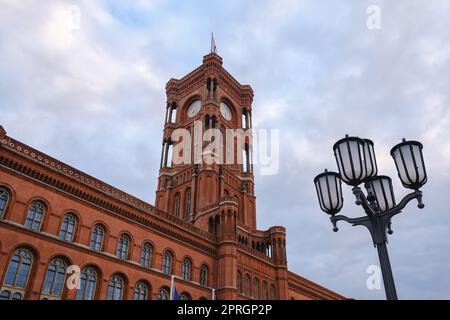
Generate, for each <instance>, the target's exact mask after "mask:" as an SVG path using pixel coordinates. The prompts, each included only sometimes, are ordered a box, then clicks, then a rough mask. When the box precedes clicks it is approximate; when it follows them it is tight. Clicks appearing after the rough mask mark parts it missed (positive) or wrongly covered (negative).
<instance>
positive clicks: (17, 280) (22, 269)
mask: <svg viewBox="0 0 450 320" xmlns="http://www.w3.org/2000/svg"><path fill="white" fill-rule="evenodd" d="M32 265H33V255H32V254H31V253H30V251H28V250H27V249H17V250H16V251H15V252H14V254H13V255H12V257H11V260H10V261H9V265H8V270H7V271H6V275H5V279H4V280H3V287H2V288H1V296H2V299H3V298H4V299H6V297H7V296H8V299H12V300H20V299H22V298H23V296H24V295H25V290H26V288H27V284H28V279H29V277H30V271H31V267H32ZM5 291H7V292H5Z"/></svg>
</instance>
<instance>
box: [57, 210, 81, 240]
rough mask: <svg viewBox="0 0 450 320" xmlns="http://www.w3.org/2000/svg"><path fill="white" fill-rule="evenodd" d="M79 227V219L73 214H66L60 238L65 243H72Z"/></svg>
mask: <svg viewBox="0 0 450 320" xmlns="http://www.w3.org/2000/svg"><path fill="white" fill-rule="evenodd" d="M76 226H77V217H76V216H75V215H74V214H73V213H69V214H66V215H65V216H64V219H63V222H62V224H61V230H60V232H59V238H60V239H61V240H64V241H68V242H72V241H73V238H74V234H75V230H76Z"/></svg>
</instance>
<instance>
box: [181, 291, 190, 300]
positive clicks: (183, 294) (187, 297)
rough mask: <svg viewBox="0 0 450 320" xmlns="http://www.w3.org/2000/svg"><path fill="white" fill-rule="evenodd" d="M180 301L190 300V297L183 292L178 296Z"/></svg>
mask: <svg viewBox="0 0 450 320" xmlns="http://www.w3.org/2000/svg"><path fill="white" fill-rule="evenodd" d="M180 300H191V296H190V295H189V293H187V292H183V293H182V294H181V296H180Z"/></svg>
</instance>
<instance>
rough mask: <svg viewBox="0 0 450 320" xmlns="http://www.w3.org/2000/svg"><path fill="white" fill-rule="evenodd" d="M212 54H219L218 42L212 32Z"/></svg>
mask: <svg viewBox="0 0 450 320" xmlns="http://www.w3.org/2000/svg"><path fill="white" fill-rule="evenodd" d="M211 53H217V47H216V41H215V40H214V33H213V32H211Z"/></svg>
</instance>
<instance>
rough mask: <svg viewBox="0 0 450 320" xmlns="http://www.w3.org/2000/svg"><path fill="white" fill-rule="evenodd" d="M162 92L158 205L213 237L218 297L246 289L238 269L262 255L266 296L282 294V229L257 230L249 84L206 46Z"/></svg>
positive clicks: (255, 265) (254, 265) (257, 263)
mask: <svg viewBox="0 0 450 320" xmlns="http://www.w3.org/2000/svg"><path fill="white" fill-rule="evenodd" d="M166 95H167V107H166V117H165V124H164V132H163V141H162V152H161V167H160V170H159V177H158V186H157V190H156V201H155V202H156V207H158V208H160V209H162V210H164V211H166V212H168V213H170V214H172V215H173V216H174V219H175V222H176V221H178V220H177V219H182V220H184V221H185V222H188V223H192V224H193V225H195V226H196V227H198V228H200V229H201V230H203V231H206V232H209V233H210V234H212V235H213V236H214V237H215V239H216V241H217V243H216V245H217V276H216V283H215V288H216V294H217V298H218V299H238V298H244V297H245V296H246V294H247V295H248V294H249V293H248V292H247V293H246V289H245V288H247V287H248V286H249V281H250V280H249V277H248V273H246V274H245V277H244V275H242V274H241V272H242V271H239V270H242V269H243V268H244V269H247V270H257V269H261V268H262V269H264V268H267V264H264V263H262V261H266V262H265V263H270V268H269V269H270V270H271V271H270V272H271V274H272V277H273V279H276V287H277V292H276V294H275V293H274V294H273V295H272V296H273V297H274V298H275V297H276V298H278V299H286V297H287V293H288V273H287V272H288V271H287V261H286V229H285V228H284V227H271V228H270V229H269V230H265V231H262V230H258V229H257V228H256V206H255V203H256V198H255V192H254V190H255V189H254V185H255V184H254V178H253V165H252V140H253V139H252V101H253V90H252V88H251V87H250V86H249V85H242V84H240V83H239V82H238V81H237V80H236V79H234V78H233V76H231V75H230V74H229V73H228V72H227V71H226V70H225V69H224V68H223V67H222V58H221V57H220V56H219V55H218V54H217V53H216V52H215V50H212V52H211V53H210V54H208V55H206V56H204V57H203V64H202V65H201V66H200V67H198V68H197V69H195V70H193V71H192V72H190V73H188V74H187V75H186V76H184V77H183V78H181V79H170V80H169V82H168V83H167V85H166ZM256 280H257V279H256V278H255V279H254V280H252V281H256ZM266 289H267V288H266ZM261 290H263V291H264V289H263V288H262V289H261ZM267 290H268V289H267ZM267 290H265V291H266V292H267ZM272 291H273V292H275V291H274V290H272ZM254 294H255V292H254Z"/></svg>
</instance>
